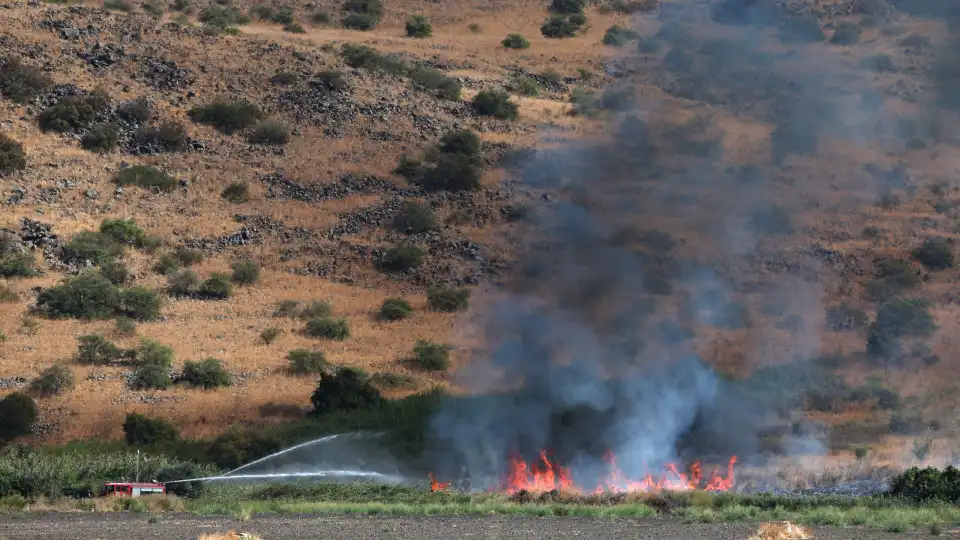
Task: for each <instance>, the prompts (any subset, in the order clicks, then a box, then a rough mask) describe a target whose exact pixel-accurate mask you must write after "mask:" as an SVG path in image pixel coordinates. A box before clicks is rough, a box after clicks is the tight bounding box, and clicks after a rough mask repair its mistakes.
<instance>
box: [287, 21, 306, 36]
mask: <svg viewBox="0 0 960 540" xmlns="http://www.w3.org/2000/svg"><path fill="white" fill-rule="evenodd" d="M283 31H284V32H290V33H291V34H306V33H307V30H306V29H305V28H304V27H303V26H302V25H300V24H299V23H296V22H289V23H287V24H285V25H283Z"/></svg>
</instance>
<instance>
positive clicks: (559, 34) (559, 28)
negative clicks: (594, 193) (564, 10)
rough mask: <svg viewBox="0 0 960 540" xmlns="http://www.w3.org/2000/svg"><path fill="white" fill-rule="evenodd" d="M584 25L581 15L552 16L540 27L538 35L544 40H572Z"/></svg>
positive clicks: (584, 19)
mask: <svg viewBox="0 0 960 540" xmlns="http://www.w3.org/2000/svg"><path fill="white" fill-rule="evenodd" d="M584 23H586V18H585V17H584V16H583V15H552V16H550V17H548V18H547V19H546V20H545V21H544V22H543V24H542V25H540V33H541V34H543V37H546V38H554V39H560V38H572V37H575V36H576V35H577V32H579V31H580V29H581V28H582V27H583V25H584Z"/></svg>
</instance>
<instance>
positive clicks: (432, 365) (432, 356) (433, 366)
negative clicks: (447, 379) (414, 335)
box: [413, 339, 450, 371]
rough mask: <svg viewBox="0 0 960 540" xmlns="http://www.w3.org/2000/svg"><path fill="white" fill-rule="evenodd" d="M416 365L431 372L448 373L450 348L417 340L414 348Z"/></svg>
mask: <svg viewBox="0 0 960 540" xmlns="http://www.w3.org/2000/svg"><path fill="white" fill-rule="evenodd" d="M413 352H414V354H415V355H416V363H417V365H419V366H420V367H421V368H423V369H426V370H429V371H446V370H447V369H449V368H450V346H448V345H441V344H439V343H433V342H430V341H426V340H423V339H420V340H417V345H416V346H415V347H414V348H413Z"/></svg>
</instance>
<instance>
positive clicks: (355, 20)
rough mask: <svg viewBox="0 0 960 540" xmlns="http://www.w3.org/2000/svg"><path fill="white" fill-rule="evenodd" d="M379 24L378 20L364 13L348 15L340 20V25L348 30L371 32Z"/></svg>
mask: <svg viewBox="0 0 960 540" xmlns="http://www.w3.org/2000/svg"><path fill="white" fill-rule="evenodd" d="M379 22H380V19H379V18H377V17H375V16H373V15H368V14H366V13H348V14H347V15H345V16H344V17H343V18H342V19H340V24H342V25H343V27H344V28H349V29H350V30H373V29H374V28H376V27H377V24H378V23H379Z"/></svg>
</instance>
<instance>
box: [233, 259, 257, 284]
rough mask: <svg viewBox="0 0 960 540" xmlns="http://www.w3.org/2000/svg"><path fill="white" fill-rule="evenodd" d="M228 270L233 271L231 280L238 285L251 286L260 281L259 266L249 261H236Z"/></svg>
mask: <svg viewBox="0 0 960 540" xmlns="http://www.w3.org/2000/svg"><path fill="white" fill-rule="evenodd" d="M230 268H231V269H232V270H233V274H232V275H231V279H233V282H234V283H238V284H240V285H251V284H253V283H256V282H257V280H259V279H260V265H259V264H257V263H255V262H253V261H251V260H244V261H237V262H235V263H233V264H232V265H231V266H230Z"/></svg>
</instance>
